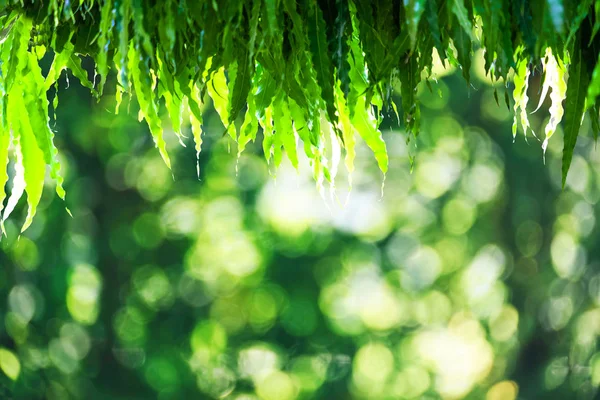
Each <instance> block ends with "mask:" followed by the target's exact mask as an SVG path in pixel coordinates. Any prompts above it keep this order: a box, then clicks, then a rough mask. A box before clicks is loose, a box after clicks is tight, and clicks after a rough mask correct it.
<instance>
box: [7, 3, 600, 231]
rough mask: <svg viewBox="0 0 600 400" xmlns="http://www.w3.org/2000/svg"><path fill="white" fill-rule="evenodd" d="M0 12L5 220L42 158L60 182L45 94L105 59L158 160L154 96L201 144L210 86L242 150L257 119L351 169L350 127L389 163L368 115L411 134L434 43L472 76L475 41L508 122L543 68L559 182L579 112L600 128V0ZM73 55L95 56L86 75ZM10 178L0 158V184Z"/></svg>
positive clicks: (270, 140) (313, 155) (279, 137)
mask: <svg viewBox="0 0 600 400" xmlns="http://www.w3.org/2000/svg"><path fill="white" fill-rule="evenodd" d="M0 24H1V25H0V26H1V27H2V29H1V30H0V163H1V164H2V165H7V163H8V158H9V154H11V153H14V161H15V176H14V179H13V184H12V185H13V187H12V191H11V195H10V197H9V199H8V201H7V204H6V206H5V207H4V209H3V210H2V211H3V214H2V220H3V221H4V220H5V219H6V218H7V217H8V216H9V214H10V213H11V211H12V210H13V209H14V207H15V205H16V203H17V201H18V199H19V198H20V197H21V196H22V194H23V193H25V194H26V195H27V199H28V206H29V212H28V216H27V219H26V222H25V225H24V227H23V228H24V229H25V228H26V227H27V226H28V225H29V224H30V223H31V218H32V217H33V215H34V214H35V210H36V206H37V204H38V202H39V199H40V196H41V193H42V189H43V184H44V176H45V172H46V169H48V168H47V167H49V169H50V172H51V176H52V178H53V179H54V180H55V181H56V191H57V193H58V195H59V196H61V197H64V190H63V188H62V178H61V175H60V165H59V162H58V159H57V149H56V148H55V146H54V144H53V138H54V132H53V131H52V129H51V128H50V125H49V111H50V110H49V108H50V107H49V105H50V101H49V99H48V96H47V92H48V91H49V90H50V89H51V88H53V87H54V86H55V85H56V82H57V80H58V79H59V77H60V76H61V73H62V71H63V70H69V71H70V72H71V74H72V75H73V76H75V77H76V78H78V79H79V80H80V82H81V83H82V84H83V85H84V86H86V87H88V88H89V89H90V90H91V92H92V93H93V94H94V95H95V96H101V95H102V93H103V91H104V89H105V84H106V82H107V76H108V75H109V74H111V73H114V74H115V75H116V82H117V84H116V95H117V99H118V101H119V103H120V101H121V99H122V98H123V95H124V94H125V93H129V94H132V95H133V97H134V98H135V99H136V101H137V103H138V105H139V116H140V118H142V119H144V120H145V121H146V122H147V124H148V127H149V130H150V133H151V135H152V137H153V139H154V142H155V144H156V146H157V147H158V150H159V152H160V154H161V156H162V158H163V159H164V161H165V163H166V164H167V165H170V161H169V156H168V153H167V149H166V144H165V139H164V137H163V133H164V124H163V119H162V115H163V112H162V109H163V108H164V109H165V110H166V115H168V117H169V119H170V125H171V127H172V130H173V131H174V132H175V134H176V135H177V136H178V137H179V139H180V141H183V136H184V133H183V130H184V127H186V126H187V125H188V124H189V126H190V127H191V132H192V137H193V139H194V141H195V149H196V152H197V153H199V152H200V150H201V142H202V129H203V118H202V111H203V105H204V103H206V102H208V101H212V103H213V105H214V107H215V109H216V110H217V112H218V114H219V116H220V117H221V120H222V122H223V124H224V126H225V132H224V134H226V135H229V136H231V138H232V139H233V140H236V141H237V143H238V152H242V151H243V149H244V147H245V146H246V145H247V144H248V142H250V141H253V140H255V139H256V137H257V133H258V132H259V131H262V136H263V143H262V146H263V149H264V153H265V157H266V159H267V161H268V162H270V163H273V164H274V165H275V166H278V165H279V164H280V162H281V160H282V154H283V152H285V153H286V154H287V155H288V157H289V159H290V161H291V162H292V164H294V165H297V164H298V156H297V151H298V147H299V143H301V144H302V145H301V149H302V151H304V153H305V154H306V156H307V157H308V159H309V160H310V162H311V165H312V167H313V169H314V175H315V179H316V180H317V182H318V185H319V186H320V187H322V186H323V184H324V182H325V181H326V180H327V181H332V180H333V179H334V178H335V171H336V170H337V163H338V161H339V159H340V158H341V154H342V151H343V153H344V154H343V155H344V156H345V164H346V166H347V168H348V169H349V170H352V168H353V166H352V164H353V158H354V154H355V152H354V145H355V140H356V138H355V136H358V137H360V138H362V140H364V141H365V142H366V144H367V145H368V146H369V147H370V149H371V150H372V151H373V153H374V155H375V158H376V160H377V163H378V165H379V167H380V169H381V171H382V172H383V173H385V172H386V170H387V166H388V156H387V151H386V144H385V142H384V141H383V138H382V135H381V132H380V131H379V125H380V122H381V121H382V118H383V116H384V115H393V114H394V112H395V113H398V110H397V108H398V106H401V115H402V118H401V119H402V122H403V125H404V126H405V128H406V131H407V140H411V138H414V137H416V136H417V135H418V134H419V119H420V111H419V102H418V99H417V94H416V92H417V87H418V85H419V84H420V83H421V82H426V81H427V80H428V79H430V78H434V77H433V76H432V64H433V60H434V56H435V54H438V55H439V57H440V58H441V59H442V60H443V61H444V62H445V63H450V64H452V65H454V66H456V67H458V68H460V69H461V70H462V75H463V76H464V78H465V80H466V81H467V82H469V81H470V66H471V59H472V54H473V51H474V50H475V49H477V48H479V47H481V48H483V49H484V51H485V69H486V72H487V73H488V74H489V76H490V77H491V78H492V79H493V80H497V81H502V82H504V83H506V85H507V91H506V93H505V99H506V102H507V103H509V102H510V100H509V94H508V93H509V91H510V90H512V97H513V99H514V107H513V108H514V113H515V123H514V129H513V134H516V130H517V126H518V125H521V126H522V128H523V130H524V131H525V133H526V132H527V131H528V130H530V129H531V127H530V125H529V122H528V118H527V115H528V112H529V111H528V110H527V103H528V95H527V88H528V80H529V77H530V74H531V72H532V71H533V70H534V69H536V68H538V69H542V70H543V73H544V83H543V91H542V99H541V100H540V104H541V102H542V101H543V99H544V98H545V97H546V95H547V94H549V96H550V100H551V106H550V120H549V122H548V124H547V126H546V128H545V137H544V138H543V145H542V146H543V148H544V149H545V147H546V146H547V141H548V139H549V138H550V137H551V136H552V135H553V133H554V132H555V131H556V128H557V125H558V124H559V122H560V121H561V120H562V119H563V115H564V132H565V133H564V137H565V141H564V152H563V184H564V181H565V179H566V175H567V171H568V169H569V165H570V162H571V158H572V155H573V150H574V147H575V143H576V140H577V135H578V132H579V130H580V126H581V122H582V118H583V115H584V113H586V112H589V115H590V118H591V121H592V126H593V129H594V133H595V134H597V132H598V130H599V129H600V128H599V125H600V124H599V122H598V107H599V106H600V103H599V101H600V100H599V99H598V95H599V94H600V63H597V60H598V58H599V56H600V46H599V44H600V37H599V36H598V35H597V32H598V30H599V28H600V1H592V0H583V1H564V0H552V1H550V0H403V1H391V0H244V1H217V0H213V1H192V0H161V1H152V0H44V1H42V0H0ZM47 53H49V55H48V57H52V58H53V61H52V65H51V67H50V70H49V72H47V73H43V72H42V69H41V68H40V66H39V65H40V64H39V60H40V59H41V58H42V57H44V56H45V55H46V54H47ZM82 56H90V57H91V58H93V60H94V61H95V74H94V76H93V79H90V77H89V76H88V71H86V70H85V69H84V68H82V65H81V62H82V58H81V57H82ZM567 78H568V79H567ZM509 81H513V82H514V86H512V87H510V88H509V87H508V84H507V83H508V82H509ZM398 87H399V88H400V95H401V98H402V101H401V104H398V105H396V104H394V101H393V97H392V94H393V92H394V90H393V88H398ZM52 93H54V92H52ZM57 99H58V97H57V93H54V98H53V99H51V100H52V106H53V107H52V108H54V107H56V105H57V101H58V100H57ZM209 99H210V100H209ZM563 102H564V104H563ZM390 110H393V112H390ZM186 129H187V128H186ZM11 144H12V146H11ZM9 147H10V148H12V149H14V152H11V151H9ZM7 180H8V174H7V172H6V171H5V168H2V172H1V173H0V184H1V185H2V186H4V185H5V184H6V182H7ZM0 197H2V200H4V194H2V196H0Z"/></svg>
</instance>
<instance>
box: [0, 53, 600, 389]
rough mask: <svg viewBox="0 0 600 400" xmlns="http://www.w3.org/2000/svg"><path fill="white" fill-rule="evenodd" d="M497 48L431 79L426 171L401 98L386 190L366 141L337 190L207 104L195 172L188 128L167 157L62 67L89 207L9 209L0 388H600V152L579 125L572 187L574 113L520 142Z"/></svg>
mask: <svg viewBox="0 0 600 400" xmlns="http://www.w3.org/2000/svg"><path fill="white" fill-rule="evenodd" d="M481 69H482V68H481V66H480V65H477V63H476V65H475V66H474V74H475V76H476V77H477V79H474V81H473V82H472V85H471V86H470V87H469V86H467V85H466V84H465V82H464V81H463V80H462V79H461V78H460V77H459V76H458V75H459V74H448V75H447V76H445V77H443V78H442V77H441V76H440V78H441V79H440V80H439V81H438V82H437V83H435V82H432V85H431V90H429V89H428V88H427V87H423V88H421V89H422V90H421V93H420V99H421V102H422V106H423V127H422V134H421V136H420V137H419V139H418V141H417V145H418V146H417V150H416V155H417V158H416V164H415V167H414V171H413V172H412V173H411V172H410V163H409V159H408V148H407V146H406V143H405V139H406V135H405V134H404V132H402V131H401V130H398V129H397V126H396V125H395V124H392V123H390V122H389V121H391V120H393V118H388V119H387V121H388V122H384V136H385V139H386V141H387V144H388V151H389V153H390V167H391V168H390V171H389V173H388V175H387V178H386V180H385V188H384V194H383V197H382V196H381V184H382V177H381V174H380V173H379V171H378V170H377V167H376V164H375V162H374V159H373V156H372V154H371V153H370V151H369V150H368V149H367V148H366V147H365V146H363V145H361V147H360V148H359V150H358V156H357V160H356V167H357V168H356V171H355V172H354V174H353V175H352V183H353V187H352V191H351V192H350V195H349V197H348V196H347V194H348V183H347V174H346V173H345V169H344V167H343V163H342V164H341V165H340V168H339V173H338V178H337V180H336V189H337V190H336V194H337V197H335V196H334V197H333V199H332V198H331V197H330V193H329V188H328V187H327V186H326V187H325V191H324V197H321V195H320V194H319V192H318V191H317V189H316V187H315V183H314V181H313V180H312V177H311V174H310V168H309V167H308V166H307V165H306V164H305V165H303V166H302V167H301V168H300V170H299V171H298V172H297V171H295V170H293V169H292V167H291V166H290V165H289V163H288V162H287V161H284V165H283V166H282V167H281V168H280V169H279V170H277V171H275V170H273V169H272V168H269V167H268V166H267V164H266V162H265V161H264V159H263V157H262V155H261V153H260V143H258V144H256V145H254V146H251V148H250V149H249V150H248V151H247V152H246V153H245V154H244V155H242V156H241V157H240V158H239V159H237V158H236V156H235V154H236V149H235V144H234V143H232V142H231V141H228V139H227V138H223V137H222V133H223V127H222V125H221V122H220V121H219V119H218V116H217V115H216V114H215V113H212V112H211V111H210V104H209V105H207V113H208V114H207V115H208V116H207V118H206V119H205V121H206V124H205V131H206V134H205V143H204V147H203V151H202V153H201V157H200V180H198V179H197V176H196V159H195V154H194V150H193V146H192V145H191V140H190V141H189V143H187V144H188V146H187V147H185V148H184V147H181V146H180V145H179V144H178V143H177V140H176V139H175V137H174V135H172V134H167V136H168V140H169V144H170V146H169V147H170V151H171V154H172V157H173V159H174V166H173V170H172V171H169V170H168V169H167V167H166V166H165V165H164V163H163V162H162V160H161V159H160V156H159V154H158V151H157V150H156V149H155V148H154V147H153V145H152V140H151V138H150V136H149V134H148V133H147V129H146V127H145V126H143V124H140V123H138V122H137V121H136V118H135V115H136V110H134V109H133V107H132V109H131V110H130V111H129V113H127V104H126V102H125V104H123V105H122V107H121V112H120V113H119V114H118V115H115V113H114V108H115V102H114V100H113V98H112V96H106V97H105V98H103V99H102V100H101V101H100V102H96V101H95V100H93V99H91V98H90V96H89V94H87V93H86V92H85V90H84V89H81V88H80V87H79V85H78V84H77V83H76V82H75V81H76V80H75V79H74V78H71V82H70V85H69V84H68V83H67V82H66V80H65V77H64V76H63V78H62V79H61V81H60V85H59V92H60V103H59V106H58V110H57V116H58V118H57V122H56V130H57V139H56V140H57V143H58V147H59V148H60V150H61V153H62V156H63V158H62V163H63V171H64V173H65V175H66V188H67V191H68V192H67V204H66V205H67V206H68V207H69V209H70V210H71V212H72V214H73V217H72V218H71V217H69V216H68V214H67V212H66V211H65V204H64V203H63V202H61V201H60V199H58V198H57V197H56V196H55V195H54V194H53V192H52V190H51V188H49V190H46V192H45V194H44V198H43V202H42V203H43V204H42V207H41V208H42V210H41V211H40V212H39V213H38V216H37V217H36V218H35V221H34V224H33V225H32V227H31V228H30V229H29V230H28V231H27V232H26V233H25V234H24V235H23V236H21V237H20V239H19V238H18V237H19V235H18V229H19V227H20V224H21V223H22V219H23V211H24V207H21V208H20V209H21V214H19V213H16V214H15V215H14V218H12V219H11V220H10V221H9V222H8V223H7V227H6V228H7V236H6V237H4V238H3V239H2V241H1V242H0V246H1V253H0V398H2V399H4V398H7V399H10V398H14V399H42V398H44V399H45V398H48V399H58V400H63V399H154V398H156V399H212V398H225V399H228V400H251V399H264V400H292V399H311V398H313V399H440V398H442V399H462V398H465V399H487V400H514V399H517V398H518V399H592V398H594V397H595V396H596V393H597V388H598V385H600V352H598V348H597V343H598V335H600V271H599V268H598V265H599V264H598V259H599V254H598V247H597V246H596V244H597V243H598V239H599V238H600V233H599V230H598V228H597V227H596V215H597V210H598V207H597V203H598V200H599V199H600V172H599V171H600V170H599V168H598V166H599V164H600V152H599V151H597V150H596V149H595V144H594V142H593V140H592V139H591V138H590V137H589V136H590V135H589V134H588V133H587V130H585V129H584V134H583V135H582V136H580V138H579V141H578V144H577V147H576V150H575V156H574V159H573V164H572V167H571V171H570V173H569V178H568V180H567V188H566V189H565V190H564V191H561V189H560V154H561V150H562V137H561V132H560V131H559V132H558V133H557V134H556V135H555V137H553V138H552V140H551V141H550V146H549V148H548V152H547V154H546V158H545V164H544V160H543V157H542V151H541V146H540V142H539V141H538V140H537V139H536V138H533V137H531V136H530V137H529V138H528V139H527V142H526V141H525V140H524V139H523V136H522V134H521V133H519V135H518V136H517V138H516V141H515V142H514V143H513V138H512V135H511V124H512V114H511V113H509V111H508V110H507V108H506V106H505V105H504V104H503V101H502V99H503V95H504V88H503V86H502V84H501V83H500V84H497V85H496V87H497V89H498V95H499V98H500V103H501V104H500V106H498V105H497V104H496V101H495V99H494V88H493V87H492V86H490V84H489V82H486V80H485V77H483V74H482V73H481ZM539 80H540V76H533V78H532V81H531V90H530V92H531V93H530V95H531V97H532V103H533V102H537V98H538V97H539V95H538V93H537V88H538V87H539ZM67 86H69V87H68V88H67ZM440 94H441V95H442V96H441V97H440V96H439V95H440ZM546 118H547V113H545V112H544V110H541V111H538V112H537V113H535V114H533V115H531V120H532V126H533V127H534V129H535V130H536V131H539V132H543V124H544V123H545V119H546ZM584 124H585V125H586V126H587V124H588V121H585V122H584ZM390 126H392V127H391V128H390ZM413 144H414V142H413ZM411 151H414V149H413V150H411ZM11 168H12V167H11ZM346 201H347V203H346Z"/></svg>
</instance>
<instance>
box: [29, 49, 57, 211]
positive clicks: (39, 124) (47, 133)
mask: <svg viewBox="0 0 600 400" xmlns="http://www.w3.org/2000/svg"><path fill="white" fill-rule="evenodd" d="M23 74H24V78H23V84H24V86H23V88H24V96H23V102H24V105H25V109H26V110H28V116H29V122H30V125H31V129H32V130H33V132H34V135H35V138H36V141H37V145H38V147H39V148H40V149H41V151H42V152H43V160H44V162H45V163H46V164H47V165H49V166H50V176H51V177H52V180H54V182H55V183H56V193H57V194H58V196H59V197H60V198H61V199H63V200H64V198H65V190H64V189H63V182H64V179H63V177H62V175H61V173H60V162H59V161H58V149H57V148H56V146H55V145H54V132H52V129H50V125H49V117H48V100H47V99H46V98H45V95H46V81H44V77H43V75H42V70H41V68H40V66H39V65H38V61H37V58H36V57H35V55H34V54H32V53H29V63H28V66H27V68H25V69H24V70H23Z"/></svg>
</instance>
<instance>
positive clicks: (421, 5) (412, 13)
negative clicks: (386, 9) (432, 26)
mask: <svg viewBox="0 0 600 400" xmlns="http://www.w3.org/2000/svg"><path fill="white" fill-rule="evenodd" d="M426 1H427V0H403V3H404V13H405V14H406V24H407V25H408V33H409V35H410V47H411V48H414V47H415V43H416V42H417V30H418V28H419V22H420V21H421V16H422V15H423V12H424V11H425V2H426Z"/></svg>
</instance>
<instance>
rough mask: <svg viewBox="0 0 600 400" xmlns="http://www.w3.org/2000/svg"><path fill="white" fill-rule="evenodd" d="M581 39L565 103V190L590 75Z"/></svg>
mask: <svg viewBox="0 0 600 400" xmlns="http://www.w3.org/2000/svg"><path fill="white" fill-rule="evenodd" d="M579 43H580V41H579V39H578V40H576V42H575V48H574V51H573V55H572V58H571V65H570V66H569V81H568V86H567V98H566V101H565V129H564V134H565V139H564V148H563V159H562V186H563V188H564V186H565V182H566V180H567V173H568V172H569V167H570V165H571V160H572V159H573V151H574V149H575V143H576V142H577V135H578V134H579V128H580V127H581V120H582V118H583V113H584V107H585V99H586V93H587V87H588V83H589V74H588V71H587V68H586V66H585V60H584V59H582V50H581V47H580V45H579Z"/></svg>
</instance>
